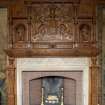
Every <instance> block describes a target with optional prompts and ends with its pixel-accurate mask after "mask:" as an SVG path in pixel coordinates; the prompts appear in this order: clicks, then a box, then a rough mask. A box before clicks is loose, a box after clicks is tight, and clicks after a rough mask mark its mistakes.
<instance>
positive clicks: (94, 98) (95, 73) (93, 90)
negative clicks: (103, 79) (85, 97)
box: [89, 57, 99, 105]
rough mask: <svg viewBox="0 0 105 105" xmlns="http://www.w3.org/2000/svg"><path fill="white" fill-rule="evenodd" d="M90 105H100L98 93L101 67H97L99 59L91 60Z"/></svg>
mask: <svg viewBox="0 0 105 105" xmlns="http://www.w3.org/2000/svg"><path fill="white" fill-rule="evenodd" d="M90 78H91V79H90V80H91V81H90V96H91V97H89V98H90V103H89V105H99V102H98V91H99V86H98V85H99V83H98V82H99V66H98V65H97V58H96V57H92V58H91V66H90Z"/></svg>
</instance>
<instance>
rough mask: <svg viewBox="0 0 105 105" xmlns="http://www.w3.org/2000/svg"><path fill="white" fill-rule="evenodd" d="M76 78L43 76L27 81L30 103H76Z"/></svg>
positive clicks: (55, 104) (42, 104) (66, 104)
mask: <svg viewBox="0 0 105 105" xmlns="http://www.w3.org/2000/svg"><path fill="white" fill-rule="evenodd" d="M76 93H77V92H76V80H75V79H72V78H67V77H63V76H45V77H40V78H37V79H32V80H30V81H29V94H30V98H29V104H30V105H76Z"/></svg>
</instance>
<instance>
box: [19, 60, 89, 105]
mask: <svg viewBox="0 0 105 105" xmlns="http://www.w3.org/2000/svg"><path fill="white" fill-rule="evenodd" d="M55 61H56V62H55ZM88 96H89V58H22V59H21V58H18V59H17V104H18V105H88Z"/></svg>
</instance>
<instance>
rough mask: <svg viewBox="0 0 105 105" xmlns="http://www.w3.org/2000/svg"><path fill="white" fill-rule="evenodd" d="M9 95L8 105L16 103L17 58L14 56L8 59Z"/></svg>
mask: <svg viewBox="0 0 105 105" xmlns="http://www.w3.org/2000/svg"><path fill="white" fill-rule="evenodd" d="M6 77H7V95H8V105H15V88H16V87H15V60H14V58H9V59H8V66H7V72H6Z"/></svg>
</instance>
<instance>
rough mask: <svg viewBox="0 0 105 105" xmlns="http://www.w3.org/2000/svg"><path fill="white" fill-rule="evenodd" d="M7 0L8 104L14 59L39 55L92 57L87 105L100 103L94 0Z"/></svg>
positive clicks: (13, 104)
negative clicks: (62, 0) (52, 0)
mask: <svg viewBox="0 0 105 105" xmlns="http://www.w3.org/2000/svg"><path fill="white" fill-rule="evenodd" d="M10 1H11V0H9V1H8V11H9V13H8V23H9V36H8V38H9V43H8V48H7V49H5V52H6V53H7V55H8V56H9V59H8V62H9V63H8V66H7V87H8V105H16V95H17V93H16V90H15V89H16V79H15V78H16V75H15V72H16V68H15V67H16V66H15V63H16V62H15V59H16V58H24V57H43V56H44V57H48V56H49V57H55V56H56V57H90V58H95V60H94V59H91V61H92V63H91V65H90V87H89V90H90V93H89V105H98V104H100V103H99V102H98V84H97V83H96V82H97V81H98V80H97V79H98V78H97V77H98V76H99V75H98V72H99V67H98V66H97V64H96V61H97V60H96V58H97V55H98V54H99V52H100V51H99V49H98V47H97V46H98V40H97V36H96V2H94V1H92V0H88V1H87V0H64V2H61V0H57V1H56V0H54V2H51V0H40V2H37V1H39V0H37V1H36V0H20V1H19V0H14V1H11V2H10ZM46 1H47V2H46ZM5 2H6V0H5ZM5 2H3V3H2V4H3V5H4V3H5ZM6 3H7V2H6ZM6 5H7V4H6ZM94 62H95V63H94ZM99 78H100V77H99ZM95 91H97V92H95ZM100 105H101V104H100Z"/></svg>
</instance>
